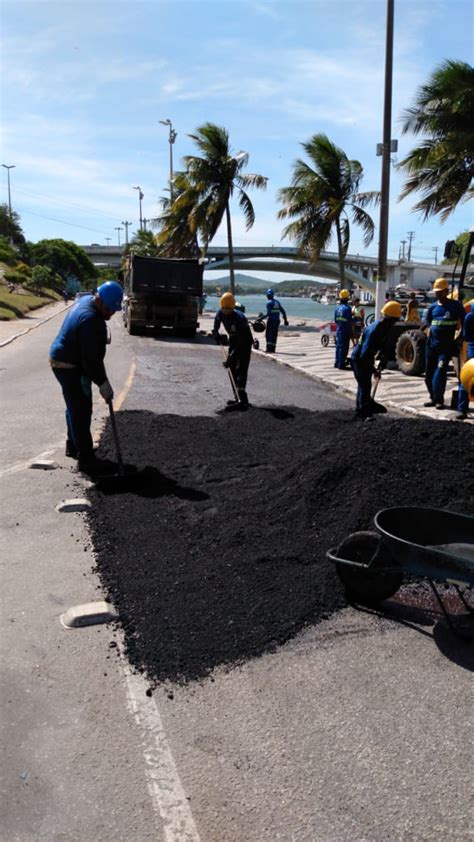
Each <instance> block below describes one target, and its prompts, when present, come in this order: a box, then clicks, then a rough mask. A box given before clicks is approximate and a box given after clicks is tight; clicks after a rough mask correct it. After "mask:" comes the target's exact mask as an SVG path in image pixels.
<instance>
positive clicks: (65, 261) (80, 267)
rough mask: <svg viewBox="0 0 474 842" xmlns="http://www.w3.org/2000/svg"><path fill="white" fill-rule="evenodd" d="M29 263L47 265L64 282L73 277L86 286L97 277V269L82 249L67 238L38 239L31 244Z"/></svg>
mask: <svg viewBox="0 0 474 842" xmlns="http://www.w3.org/2000/svg"><path fill="white" fill-rule="evenodd" d="M31 263H32V265H33V266H47V267H48V269H51V272H52V273H53V274H57V275H59V276H60V277H61V278H62V280H63V281H64V283H67V281H68V280H69V279H70V278H74V279H76V280H77V281H79V282H80V283H81V285H82V286H85V287H88V286H91V284H92V282H95V280H96V278H97V269H96V267H95V266H94V264H93V263H92V262H91V260H89V258H88V256H87V254H86V252H85V251H84V249H82V248H81V247H80V246H77V245H76V243H72V242H69V241H68V240H39V242H37V243H34V244H32V245H31Z"/></svg>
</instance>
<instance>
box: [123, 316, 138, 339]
mask: <svg viewBox="0 0 474 842" xmlns="http://www.w3.org/2000/svg"><path fill="white" fill-rule="evenodd" d="M125 326H126V328H127V330H128V332H129V334H130V336H136V335H137V333H138V330H137V328H136V327H135V325H134V324H133V323H132V317H131V314H130V310H128V311H127V321H126V324H125Z"/></svg>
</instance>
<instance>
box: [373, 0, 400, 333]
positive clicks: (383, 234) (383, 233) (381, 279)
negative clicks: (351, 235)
mask: <svg viewBox="0 0 474 842" xmlns="http://www.w3.org/2000/svg"><path fill="white" fill-rule="evenodd" d="M394 2H395V0H387V27H386V37H385V91H384V108H383V141H382V183H381V189H380V192H381V199H380V233H379V252H378V261H377V269H378V271H377V286H376V293H375V313H376V317H377V316H378V315H379V314H380V310H381V309H382V306H383V304H384V299H385V290H386V288H387V249H388V207H389V198H390V152H396V151H397V150H396V148H395V146H396V144H393V143H392V141H391V129H392V76H393V17H394Z"/></svg>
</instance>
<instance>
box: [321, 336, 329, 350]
mask: <svg viewBox="0 0 474 842" xmlns="http://www.w3.org/2000/svg"><path fill="white" fill-rule="evenodd" d="M321 345H322V346H323V348H327V347H328V345H329V336H328V335H327V333H323V335H322V336H321Z"/></svg>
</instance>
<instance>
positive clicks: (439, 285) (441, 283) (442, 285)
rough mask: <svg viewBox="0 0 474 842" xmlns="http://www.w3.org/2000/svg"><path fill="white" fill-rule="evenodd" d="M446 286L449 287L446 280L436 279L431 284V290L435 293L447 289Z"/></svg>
mask: <svg viewBox="0 0 474 842" xmlns="http://www.w3.org/2000/svg"><path fill="white" fill-rule="evenodd" d="M448 286H449V284H448V282H447V280H446V278H436V280H435V282H434V284H433V289H434V290H435V292H436V290H440V289H448Z"/></svg>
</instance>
